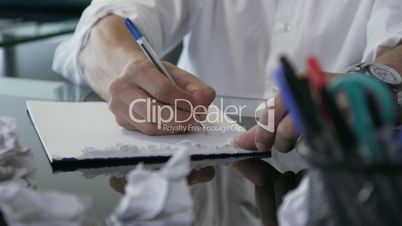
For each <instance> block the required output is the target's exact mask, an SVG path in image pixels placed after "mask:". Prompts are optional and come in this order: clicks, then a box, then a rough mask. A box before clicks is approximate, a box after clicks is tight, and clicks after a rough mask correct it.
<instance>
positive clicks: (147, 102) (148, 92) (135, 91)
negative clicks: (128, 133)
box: [109, 58, 215, 135]
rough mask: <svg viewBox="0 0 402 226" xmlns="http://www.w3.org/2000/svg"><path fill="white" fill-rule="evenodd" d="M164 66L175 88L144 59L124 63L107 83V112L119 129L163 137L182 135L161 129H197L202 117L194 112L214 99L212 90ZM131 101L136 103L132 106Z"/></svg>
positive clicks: (173, 67)
mask: <svg viewBox="0 0 402 226" xmlns="http://www.w3.org/2000/svg"><path fill="white" fill-rule="evenodd" d="M164 64H165V65H166V67H167V69H168V70H169V72H170V73H171V75H172V77H173V79H174V81H175V82H176V84H177V86H176V85H174V84H173V83H171V82H170V81H169V80H168V79H167V78H166V77H165V76H164V75H163V74H162V73H160V72H159V71H158V70H157V69H156V67H155V66H154V65H152V64H151V63H150V62H149V61H148V59H146V58H144V59H140V60H135V61H132V62H130V63H128V64H127V65H126V66H125V68H124V69H123V71H122V73H121V74H120V75H119V76H118V77H117V78H116V79H114V80H113V81H112V82H111V84H110V86H109V93H110V98H109V108H110V110H111V111H112V112H113V113H114V115H115V117H116V121H117V123H118V124H119V125H120V126H122V127H124V128H127V129H132V130H139V131H141V132H143V133H145V134H148V135H164V134H172V133H182V132H185V131H183V130H182V129H181V130H177V129H175V130H173V131H172V130H167V129H164V128H167V126H169V127H170V128H188V126H195V127H196V126H198V125H199V123H198V122H197V120H200V119H202V116H203V115H196V113H195V112H194V108H195V107H196V106H203V107H205V108H206V109H207V108H208V106H209V105H210V104H211V102H212V101H213V100H214V98H215V91H214V89H212V88H211V87H210V86H208V85H206V84H205V83H203V82H201V81H200V80H199V79H198V78H196V77H194V76H193V75H191V74H189V73H187V72H185V71H183V70H181V69H179V68H177V67H176V66H174V65H172V64H169V63H164ZM133 101H137V102H136V103H135V104H134V103H133ZM130 105H131V107H130ZM153 109H155V111H154V110H153ZM195 116H200V117H201V118H200V117H195ZM204 116H205V115H204ZM176 119H177V120H176Z"/></svg>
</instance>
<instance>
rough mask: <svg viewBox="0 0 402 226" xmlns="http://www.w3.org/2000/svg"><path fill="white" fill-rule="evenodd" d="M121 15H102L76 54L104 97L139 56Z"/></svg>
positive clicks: (140, 53) (93, 86) (87, 75)
mask: <svg viewBox="0 0 402 226" xmlns="http://www.w3.org/2000/svg"><path fill="white" fill-rule="evenodd" d="M123 20H124V19H123V18H121V17H119V16H115V15H110V16H107V17H105V18H103V19H101V20H100V21H99V22H98V23H97V24H96V25H95V26H94V27H93V28H92V30H91V35H90V38H89V40H88V43H87V45H86V46H85V48H84V49H83V50H82V51H81V53H80V56H79V62H80V65H81V67H82V69H83V71H84V74H85V77H86V80H87V81H88V83H89V85H90V86H91V87H92V89H94V90H95V91H96V92H97V93H98V94H99V95H100V96H101V97H102V98H104V99H105V100H108V99H109V96H110V94H109V91H108V86H109V84H110V82H111V81H112V80H113V79H114V78H116V77H117V76H118V75H119V74H120V73H121V71H122V70H123V68H124V67H125V65H127V63H128V62H130V61H133V60H135V59H140V58H141V59H142V58H143V57H144V55H143V54H142V51H141V49H140V47H139V46H138V44H137V43H136V42H135V41H133V38H132V37H131V35H130V33H129V32H128V31H127V30H126V28H125V27H124V23H123Z"/></svg>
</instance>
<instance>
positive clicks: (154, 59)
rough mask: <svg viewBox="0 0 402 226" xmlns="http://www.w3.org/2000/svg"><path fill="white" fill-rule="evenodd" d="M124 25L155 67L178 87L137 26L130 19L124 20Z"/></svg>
mask: <svg viewBox="0 0 402 226" xmlns="http://www.w3.org/2000/svg"><path fill="white" fill-rule="evenodd" d="M124 24H125V25H126V27H127V29H128V31H129V32H130V33H131V35H132V36H133V37H134V38H135V40H136V41H137V43H138V45H140V46H141V49H142V51H143V52H144V53H145V55H146V56H147V57H148V59H149V60H150V61H151V62H152V64H153V65H155V67H156V68H157V69H158V70H159V71H160V72H161V73H162V74H163V75H165V76H166V78H167V79H169V81H170V82H172V83H173V84H175V85H176V86H177V84H176V82H175V81H174V80H173V77H172V76H171V75H170V73H169V72H168V70H167V69H166V68H165V66H164V65H163V64H162V61H161V60H160V59H159V57H158V55H157V54H156V53H155V51H154V50H153V49H152V47H151V45H150V44H149V42H148V41H147V39H146V38H145V37H144V36H143V35H142V33H141V32H140V30H139V29H138V28H137V27H136V26H135V24H134V23H133V22H132V21H131V20H130V19H128V18H126V19H125V20H124Z"/></svg>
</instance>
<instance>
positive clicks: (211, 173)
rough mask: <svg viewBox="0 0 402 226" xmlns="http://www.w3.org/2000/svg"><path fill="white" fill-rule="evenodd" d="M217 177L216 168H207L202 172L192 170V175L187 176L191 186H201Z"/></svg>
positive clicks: (201, 170)
mask: <svg viewBox="0 0 402 226" xmlns="http://www.w3.org/2000/svg"><path fill="white" fill-rule="evenodd" d="M214 177H215V168H214V167H212V166H207V167H205V168H202V169H200V170H196V169H194V170H192V171H191V173H190V175H188V176H187V182H188V184H189V185H194V184H201V183H206V182H209V181H211V180H212V179H213V178H214Z"/></svg>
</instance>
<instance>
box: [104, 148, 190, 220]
mask: <svg viewBox="0 0 402 226" xmlns="http://www.w3.org/2000/svg"><path fill="white" fill-rule="evenodd" d="M188 152H189V150H188V148H187V147H184V148H182V149H180V150H179V151H177V152H176V154H175V155H174V156H173V157H171V158H170V159H169V161H168V162H167V163H166V165H165V166H163V167H162V168H161V169H160V170H159V171H150V170H146V169H144V166H143V165H139V166H138V167H137V168H136V169H134V170H132V171H131V172H130V173H129V174H128V176H127V184H126V186H125V194H124V196H123V197H122V199H121V200H120V202H119V204H118V205H117V207H116V208H115V210H114V212H113V214H112V215H111V216H110V217H109V219H108V224H109V225H113V226H120V225H125V226H145V225H147V226H162V225H164V226H167V225H172V226H173V225H174V226H188V225H191V224H192V222H193V220H194V213H193V201H192V198H191V194H190V190H189V187H188V185H187V180H186V176H187V175H188V174H189V172H190V157H189V154H188Z"/></svg>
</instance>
